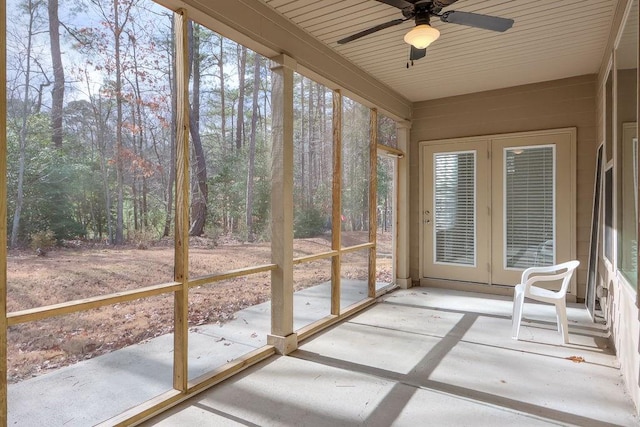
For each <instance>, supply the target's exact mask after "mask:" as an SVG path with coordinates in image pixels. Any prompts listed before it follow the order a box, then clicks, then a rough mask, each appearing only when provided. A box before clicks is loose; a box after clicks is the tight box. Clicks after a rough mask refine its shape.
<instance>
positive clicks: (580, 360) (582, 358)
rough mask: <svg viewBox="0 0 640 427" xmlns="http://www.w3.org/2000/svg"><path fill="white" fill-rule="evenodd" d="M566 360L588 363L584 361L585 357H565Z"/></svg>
mask: <svg viewBox="0 0 640 427" xmlns="http://www.w3.org/2000/svg"><path fill="white" fill-rule="evenodd" d="M565 359H567V360H571V361H572V362H573V363H582V362H586V360H584V357H582V356H569V357H565Z"/></svg>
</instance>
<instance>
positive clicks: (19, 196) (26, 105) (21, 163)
mask: <svg viewBox="0 0 640 427" xmlns="http://www.w3.org/2000/svg"><path fill="white" fill-rule="evenodd" d="M40 6H41V3H40V2H37V1H36V2H34V1H32V0H27V2H26V4H25V8H26V10H27V13H28V15H29V21H28V24H27V26H28V29H27V45H26V52H25V61H26V64H25V69H24V96H23V98H22V102H23V104H22V123H21V126H20V136H19V138H20V143H19V147H20V148H19V159H18V182H17V188H16V203H15V209H14V211H13V222H12V225H11V247H12V248H15V247H16V246H17V245H18V231H19V228H20V216H21V215H22V207H23V204H24V173H25V167H26V149H27V132H28V118H29V114H30V105H31V99H30V90H29V89H30V87H31V84H32V81H31V60H32V58H31V55H32V52H31V49H32V46H33V37H34V27H35V25H36V18H37V15H38V9H39V8H40Z"/></svg>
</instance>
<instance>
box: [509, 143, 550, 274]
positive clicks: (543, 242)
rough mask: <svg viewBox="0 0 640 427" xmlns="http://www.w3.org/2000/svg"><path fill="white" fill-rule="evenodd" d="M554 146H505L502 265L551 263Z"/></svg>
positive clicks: (514, 266) (517, 265) (520, 266)
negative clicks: (504, 257) (503, 254)
mask: <svg viewBox="0 0 640 427" xmlns="http://www.w3.org/2000/svg"><path fill="white" fill-rule="evenodd" d="M554 164H555V148H554V146H538V147H515V148H506V149H505V156H504V167H505V181H504V186H505V191H504V197H505V200H504V209H505V212H504V215H505V222H504V226H505V249H506V250H505V256H506V259H505V268H527V267H532V266H545V265H553V264H554V263H555V218H554V205H555V203H554V198H555V194H554V188H555V175H554Z"/></svg>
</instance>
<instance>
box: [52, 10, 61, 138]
mask: <svg viewBox="0 0 640 427" xmlns="http://www.w3.org/2000/svg"><path fill="white" fill-rule="evenodd" d="M49 41H50V44H51V65H52V66H53V91H52V92H51V131H52V133H51V142H52V143H53V145H54V147H56V148H60V147H62V111H63V105H64V68H63V66H62V54H61V52H60V20H59V19H58V0H49Z"/></svg>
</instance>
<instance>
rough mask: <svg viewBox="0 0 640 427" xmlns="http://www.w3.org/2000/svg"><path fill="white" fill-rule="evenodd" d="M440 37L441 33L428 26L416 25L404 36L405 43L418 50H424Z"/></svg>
mask: <svg viewBox="0 0 640 427" xmlns="http://www.w3.org/2000/svg"><path fill="white" fill-rule="evenodd" d="M438 37H440V31H438V30H437V29H436V28H433V27H432V26H431V25H428V24H420V25H416V26H415V27H413V28H412V29H411V31H409V32H408V33H407V34H405V36H404V41H405V42H406V43H408V44H410V45H411V46H413V47H415V48H416V49H424V48H426V47H427V46H429V45H430V44H431V43H433V42H434V41H436V40H438Z"/></svg>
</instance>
